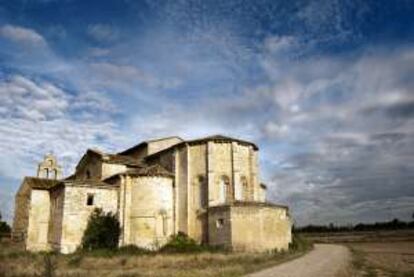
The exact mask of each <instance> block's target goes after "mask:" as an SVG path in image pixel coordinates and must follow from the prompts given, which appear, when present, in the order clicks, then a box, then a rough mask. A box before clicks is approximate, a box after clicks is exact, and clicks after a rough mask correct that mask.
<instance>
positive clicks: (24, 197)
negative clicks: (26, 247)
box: [12, 183, 31, 241]
mask: <svg viewBox="0 0 414 277" xmlns="http://www.w3.org/2000/svg"><path fill="white" fill-rule="evenodd" d="M30 192H31V188H30V186H29V185H28V184H27V183H23V184H22V185H21V186H20V189H19V191H18V192H17V194H16V197H15V204H14V220H13V230H12V237H13V240H14V241H22V240H23V241H24V240H25V238H27V227H28V226H29V209H30Z"/></svg>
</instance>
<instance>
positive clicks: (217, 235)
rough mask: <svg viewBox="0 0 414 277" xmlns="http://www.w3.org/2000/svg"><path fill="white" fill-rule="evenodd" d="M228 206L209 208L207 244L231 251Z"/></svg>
mask: <svg viewBox="0 0 414 277" xmlns="http://www.w3.org/2000/svg"><path fill="white" fill-rule="evenodd" d="M231 231H232V229H231V215H230V206H220V207H214V208H210V209H209V211H208V243H209V245H211V246H222V247H225V248H227V249H231Z"/></svg>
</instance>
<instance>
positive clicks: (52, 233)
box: [48, 186, 65, 250]
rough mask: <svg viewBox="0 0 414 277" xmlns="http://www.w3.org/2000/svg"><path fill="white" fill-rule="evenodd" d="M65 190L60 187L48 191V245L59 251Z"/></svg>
mask: <svg viewBox="0 0 414 277" xmlns="http://www.w3.org/2000/svg"><path fill="white" fill-rule="evenodd" d="M64 201H65V188H64V187H63V186H60V187H58V188H55V189H52V190H51V191H50V218H51V220H50V223H49V231H48V243H49V245H50V246H51V248H53V249H57V250H59V248H60V241H61V239H62V223H63V207H64Z"/></svg>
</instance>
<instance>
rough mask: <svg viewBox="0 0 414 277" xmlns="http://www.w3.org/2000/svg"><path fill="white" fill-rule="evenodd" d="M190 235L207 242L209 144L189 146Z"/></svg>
mask: <svg viewBox="0 0 414 277" xmlns="http://www.w3.org/2000/svg"><path fill="white" fill-rule="evenodd" d="M189 151H190V153H189V164H190V165H191V166H190V172H189V181H190V184H189V186H188V200H187V201H188V235H189V236H191V237H192V238H193V239H195V240H196V241H198V242H203V241H207V237H206V235H207V232H206V230H205V227H204V226H206V219H207V217H206V216H205V212H206V210H207V205H208V186H207V185H208V184H207V155H206V154H207V144H206V143H203V144H196V145H190V146H189Z"/></svg>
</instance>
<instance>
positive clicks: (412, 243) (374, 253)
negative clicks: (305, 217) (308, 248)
mask: <svg viewBox="0 0 414 277" xmlns="http://www.w3.org/2000/svg"><path fill="white" fill-rule="evenodd" d="M305 236H306V237H307V238H308V239H310V240H312V241H313V242H319V243H337V244H338V243H340V244H343V245H345V246H348V247H349V248H350V249H351V252H352V267H350V268H348V271H347V272H346V273H344V274H342V275H341V277H347V276H356V277H360V276H402V277H408V276H412V277H414V230H398V231H366V232H338V233H312V234H306V235H305Z"/></svg>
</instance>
